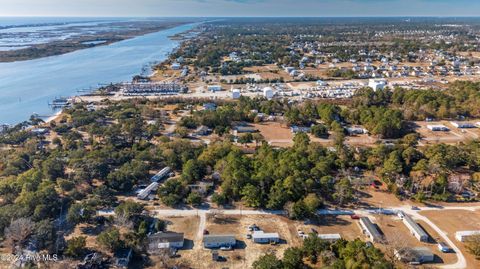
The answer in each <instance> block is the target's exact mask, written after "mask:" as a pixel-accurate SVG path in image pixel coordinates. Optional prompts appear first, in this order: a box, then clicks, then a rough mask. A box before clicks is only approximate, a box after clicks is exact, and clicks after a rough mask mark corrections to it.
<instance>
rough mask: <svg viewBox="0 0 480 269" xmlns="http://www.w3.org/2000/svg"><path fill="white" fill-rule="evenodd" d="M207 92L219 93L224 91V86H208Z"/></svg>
mask: <svg viewBox="0 0 480 269" xmlns="http://www.w3.org/2000/svg"><path fill="white" fill-rule="evenodd" d="M207 90H208V91H210V92H218V91H221V90H222V86H221V85H208V86H207Z"/></svg>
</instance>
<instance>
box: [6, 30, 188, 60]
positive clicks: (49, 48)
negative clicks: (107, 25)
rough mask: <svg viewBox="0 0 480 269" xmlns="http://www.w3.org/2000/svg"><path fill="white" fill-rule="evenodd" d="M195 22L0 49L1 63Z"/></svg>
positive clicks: (34, 57)
mask: <svg viewBox="0 0 480 269" xmlns="http://www.w3.org/2000/svg"><path fill="white" fill-rule="evenodd" d="M190 23H193V22H192V21H184V22H180V21H171V22H168V23H165V24H164V25H159V26H156V27H154V29H152V28H150V29H149V28H148V27H146V28H145V29H140V30H136V31H127V32H125V33H121V32H120V33H118V32H115V31H112V32H108V33H105V34H99V35H96V36H89V35H87V34H84V35H80V36H78V37H75V38H72V39H67V40H63V41H52V42H49V43H46V44H35V45H32V46H30V47H28V48H22V49H18V50H7V51H0V63H16V62H25V61H31V60H38V59H42V58H47V57H52V56H59V55H63V54H68V53H72V52H75V51H80V50H85V49H90V48H95V47H101V46H108V45H111V44H115V43H118V42H121V41H125V40H129V39H133V38H136V37H140V36H144V35H148V34H152V33H156V32H160V31H164V30H168V29H171V28H175V27H178V26H182V25H185V24H190ZM96 40H102V41H105V42H102V43H98V44H85V42H89V41H96Z"/></svg>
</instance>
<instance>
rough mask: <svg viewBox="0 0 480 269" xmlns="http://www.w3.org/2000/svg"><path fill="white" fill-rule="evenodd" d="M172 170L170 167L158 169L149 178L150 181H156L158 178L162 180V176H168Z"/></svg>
mask: <svg viewBox="0 0 480 269" xmlns="http://www.w3.org/2000/svg"><path fill="white" fill-rule="evenodd" d="M171 171H172V169H170V167H168V166H167V167H164V168H163V169H162V170H160V172H158V173H157V174H155V175H154V176H153V177H152V178H151V181H153V182H158V181H160V180H162V179H163V178H165V177H166V176H168V174H169V173H170V172H171Z"/></svg>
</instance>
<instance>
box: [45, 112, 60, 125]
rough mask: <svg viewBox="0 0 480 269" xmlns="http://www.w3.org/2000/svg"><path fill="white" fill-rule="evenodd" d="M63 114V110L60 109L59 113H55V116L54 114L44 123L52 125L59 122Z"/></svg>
mask: <svg viewBox="0 0 480 269" xmlns="http://www.w3.org/2000/svg"><path fill="white" fill-rule="evenodd" d="M62 113H63V109H60V110H59V111H57V112H55V114H53V115H52V116H50V117H48V118H46V119H45V120H44V121H45V123H50V122H52V121H55V120H57V119H58V118H60V116H61V115H62Z"/></svg>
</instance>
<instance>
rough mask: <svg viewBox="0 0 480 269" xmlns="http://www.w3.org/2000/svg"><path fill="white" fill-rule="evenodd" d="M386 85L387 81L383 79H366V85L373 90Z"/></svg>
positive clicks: (381, 88) (380, 88)
mask: <svg viewBox="0 0 480 269" xmlns="http://www.w3.org/2000/svg"><path fill="white" fill-rule="evenodd" d="M385 86H387V81H386V80H385V79H370V80H368V87H370V88H372V89H373V90H374V91H376V90H383V88H385Z"/></svg>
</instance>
